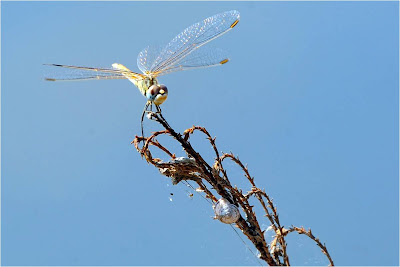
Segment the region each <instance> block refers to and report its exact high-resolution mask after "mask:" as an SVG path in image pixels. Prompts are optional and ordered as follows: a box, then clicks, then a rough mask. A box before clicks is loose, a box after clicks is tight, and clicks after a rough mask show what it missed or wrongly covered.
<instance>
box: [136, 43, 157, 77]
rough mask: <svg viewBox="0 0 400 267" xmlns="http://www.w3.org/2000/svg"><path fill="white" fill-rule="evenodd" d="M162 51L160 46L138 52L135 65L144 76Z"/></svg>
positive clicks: (149, 47)
mask: <svg viewBox="0 0 400 267" xmlns="http://www.w3.org/2000/svg"><path fill="white" fill-rule="evenodd" d="M162 49H163V47H162V46H147V47H146V48H145V49H143V50H142V51H140V53H139V55H138V57H137V65H138V67H139V69H140V70H141V71H142V72H143V73H145V74H146V73H149V72H150V70H151V66H152V65H153V63H154V62H155V61H156V59H157V57H158V56H159V55H160V53H161V51H162Z"/></svg>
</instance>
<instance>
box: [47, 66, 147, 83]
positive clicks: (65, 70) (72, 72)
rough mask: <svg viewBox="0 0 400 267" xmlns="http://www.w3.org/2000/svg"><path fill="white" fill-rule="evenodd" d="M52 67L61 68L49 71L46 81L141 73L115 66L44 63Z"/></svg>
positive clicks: (117, 77)
mask: <svg viewBox="0 0 400 267" xmlns="http://www.w3.org/2000/svg"><path fill="white" fill-rule="evenodd" d="M44 65H47V66H52V67H59V68H62V71H54V72H51V73H49V75H48V76H50V77H46V78H45V80H47V81H82V80H112V79H129V78H130V79H138V78H141V77H143V75H142V74H139V73H135V72H132V71H130V70H120V69H115V68H93V67H80V66H70V65H59V64H44Z"/></svg>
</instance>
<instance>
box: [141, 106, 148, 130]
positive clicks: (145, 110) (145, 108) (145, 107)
mask: <svg viewBox="0 0 400 267" xmlns="http://www.w3.org/2000/svg"><path fill="white" fill-rule="evenodd" d="M148 107H149V102H147V103H146V105H145V106H144V109H143V113H142V119H141V120H140V126H141V129H142V136H143V137H144V132H143V119H144V114H145V113H146V112H148V110H147V109H148Z"/></svg>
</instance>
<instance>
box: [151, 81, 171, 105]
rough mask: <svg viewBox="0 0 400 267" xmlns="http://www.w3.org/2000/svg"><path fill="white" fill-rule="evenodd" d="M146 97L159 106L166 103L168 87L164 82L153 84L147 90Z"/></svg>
mask: <svg viewBox="0 0 400 267" xmlns="http://www.w3.org/2000/svg"><path fill="white" fill-rule="evenodd" d="M146 97H147V99H148V100H150V101H152V102H153V103H154V104H156V105H157V106H159V105H161V104H162V103H164V101H165V100H166V99H167V97H168V89H167V87H166V86H165V85H164V84H153V85H152V86H150V87H149V89H148V90H147V91H146Z"/></svg>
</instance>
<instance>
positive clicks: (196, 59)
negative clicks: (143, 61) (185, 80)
mask: <svg viewBox="0 0 400 267" xmlns="http://www.w3.org/2000/svg"><path fill="white" fill-rule="evenodd" d="M228 61H229V58H228V55H227V53H226V51H224V50H222V49H217V48H211V47H201V48H199V49H197V50H195V51H193V52H192V53H191V54H190V55H188V56H187V57H185V58H183V59H182V60H180V61H178V62H176V63H174V64H172V65H170V66H169V67H168V68H165V69H163V70H162V72H156V73H154V74H155V75H156V76H161V75H164V74H167V73H171V72H176V71H184V70H191V69H199V68H209V67H215V66H220V65H222V64H225V63H227V62H228Z"/></svg>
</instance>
